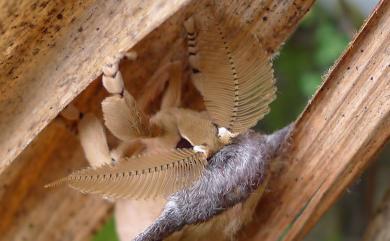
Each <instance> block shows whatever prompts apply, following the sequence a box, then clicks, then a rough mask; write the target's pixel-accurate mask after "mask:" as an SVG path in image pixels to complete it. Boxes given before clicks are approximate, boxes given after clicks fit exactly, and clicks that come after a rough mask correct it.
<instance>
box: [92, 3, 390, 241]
mask: <svg viewBox="0 0 390 241" xmlns="http://www.w3.org/2000/svg"><path fill="white" fill-rule="evenodd" d="M377 2H378V1H377V0H363V1H361V0H360V1H359V0H350V1H347V0H324V1H318V2H317V3H316V4H315V6H314V7H313V8H312V9H311V10H310V12H309V13H308V14H307V16H306V17H305V19H304V20H303V21H302V22H301V24H300V26H299V28H298V29H297V31H296V32H295V33H294V35H293V36H291V38H290V39H289V40H288V41H287V42H286V44H285V45H284V46H283V47H282V49H281V52H280V53H279V54H278V55H276V56H275V57H274V66H275V72H276V76H277V82H278V98H277V99H276V101H274V102H273V104H272V106H271V113H270V114H269V115H267V116H266V118H265V119H264V120H263V121H262V122H261V123H260V124H259V126H258V128H259V129H261V130H265V131H267V132H271V131H273V130H276V129H278V128H280V127H283V126H285V125H286V124H288V123H290V122H292V121H293V120H295V119H296V118H297V117H298V115H299V114H300V113H301V112H302V110H303V109H304V107H305V106H306V104H307V102H308V101H309V100H310V98H311V97H312V96H313V94H314V93H315V91H316V90H317V88H318V87H319V86H320V85H321V83H322V76H323V75H324V74H325V73H326V72H327V71H328V69H329V68H330V67H331V66H332V65H333V63H334V62H335V60H336V59H337V58H338V57H339V56H340V54H342V52H343V51H344V49H345V48H346V46H347V45H348V43H349V41H350V39H351V38H352V37H353V36H354V34H355V33H356V32H357V31H358V29H359V28H360V26H361V24H362V23H363V21H364V19H365V18H366V17H367V15H368V14H369V13H370V12H371V10H372V8H373V7H374V6H375V4H376V3H377ZM389 159H390V145H387V147H385V149H384V151H382V153H381V154H380V156H379V157H378V160H377V161H376V162H375V163H374V165H373V166H371V167H370V168H369V170H368V171H366V172H365V173H364V174H363V176H362V177H360V178H359V179H358V180H357V181H355V183H354V184H353V185H352V186H351V187H350V188H349V189H348V190H347V191H346V193H345V194H344V195H343V197H342V198H341V199H340V200H339V201H338V202H337V203H336V205H334V207H333V208H331V209H330V210H329V211H328V212H327V213H326V214H325V215H324V217H323V218H322V219H321V221H320V222H319V223H318V224H317V226H316V227H315V228H314V229H313V230H312V231H311V232H310V233H309V235H308V236H307V237H306V238H305V241H358V240H360V239H361V236H362V233H363V232H364V230H365V227H366V225H367V223H368V221H369V220H370V217H371V215H372V213H373V211H374V209H375V207H376V206H377V204H378V202H379V201H380V199H381V197H382V196H383V194H384V192H385V190H386V189H387V188H389V183H390V178H389V177H388V175H387V174H388V173H390V165H389V162H388V160H389ZM114 230H115V224H114V221H113V219H110V220H109V221H108V222H107V224H106V225H105V226H104V227H103V229H102V230H100V231H99V232H98V233H97V234H96V235H95V237H94V238H93V240H94V241H117V240H118V239H117V237H116V234H115V231H114Z"/></svg>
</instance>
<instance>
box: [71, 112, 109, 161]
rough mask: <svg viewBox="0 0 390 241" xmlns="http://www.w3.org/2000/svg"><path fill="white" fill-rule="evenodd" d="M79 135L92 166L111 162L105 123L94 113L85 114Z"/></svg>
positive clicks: (79, 126)
mask: <svg viewBox="0 0 390 241" xmlns="http://www.w3.org/2000/svg"><path fill="white" fill-rule="evenodd" d="M78 129H79V137H80V142H81V146H82V147H83V150H84V154H85V157H86V158H87V160H88V162H89V164H90V165H91V166H92V167H100V166H102V165H105V164H110V163H111V161H112V158H111V155H110V150H109V148H108V144H107V138H106V134H105V132H104V128H103V124H102V123H101V122H100V120H99V119H98V118H97V117H96V116H95V115H93V114H92V113H88V114H85V115H84V116H83V117H82V118H81V120H80V122H79V124H78Z"/></svg>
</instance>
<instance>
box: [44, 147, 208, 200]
mask: <svg viewBox="0 0 390 241" xmlns="http://www.w3.org/2000/svg"><path fill="white" fill-rule="evenodd" d="M206 164H207V160H206V158H205V157H204V155H203V154H202V153H198V152H194V151H193V150H192V149H174V150H160V151H157V152H154V153H149V154H145V155H141V156H138V157H132V158H128V159H125V160H123V161H121V162H119V163H118V164H116V165H105V166H102V167H98V168H86V169H83V170H80V171H76V172H74V173H72V174H70V175H69V176H67V177H65V178H63V179H60V180H58V181H55V182H53V183H51V184H48V185H46V187H52V186H56V185H59V184H62V183H67V184H68V185H69V186H71V187H72V188H75V189H77V190H79V191H81V192H84V193H95V194H101V195H104V196H106V197H108V198H113V199H118V198H134V199H140V198H142V199H146V198H153V197H156V196H163V197H166V196H168V195H170V194H172V193H174V192H176V191H178V190H181V189H183V188H184V187H186V186H189V185H190V184H191V183H193V181H194V180H197V179H198V177H199V176H200V175H201V173H202V170H203V169H204V167H205V165H206Z"/></svg>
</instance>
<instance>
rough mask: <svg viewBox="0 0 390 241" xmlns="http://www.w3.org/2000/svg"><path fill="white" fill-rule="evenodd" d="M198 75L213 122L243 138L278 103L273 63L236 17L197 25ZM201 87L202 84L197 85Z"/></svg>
mask: <svg viewBox="0 0 390 241" xmlns="http://www.w3.org/2000/svg"><path fill="white" fill-rule="evenodd" d="M196 27H197V29H198V36H197V37H196V48H197V53H196V55H197V56H196V57H197V67H198V71H199V73H195V74H194V78H195V79H196V81H197V82H198V83H197V85H198V86H199V87H200V88H199V90H200V92H201V94H202V95H203V98H204V101H205V105H206V109H207V111H208V112H209V114H210V116H211V118H212V120H213V121H214V122H215V123H216V124H217V125H219V126H220V127H225V128H227V129H229V130H230V131H231V132H236V133H237V132H238V133H241V132H243V131H245V130H246V129H248V128H250V127H252V126H254V125H256V123H257V122H258V121H259V120H260V119H262V118H263V117H264V116H265V115H266V114H267V113H268V112H269V104H270V103H271V102H272V101H273V100H274V99H275V92H276V88H275V80H274V77H273V70H272V65H271V62H270V60H269V58H268V56H267V53H266V51H265V50H264V48H263V47H262V46H261V45H260V43H259V41H258V40H257V39H256V37H255V36H254V35H253V34H252V33H251V32H250V31H249V29H246V28H245V26H242V25H241V24H238V23H237V22H236V21H235V20H234V18H233V17H225V19H223V20H217V19H216V18H215V17H213V15H212V14H210V15H209V16H208V18H207V19H206V20H205V19H204V18H203V19H202V20H199V21H197V26H196ZM199 82H200V83H199Z"/></svg>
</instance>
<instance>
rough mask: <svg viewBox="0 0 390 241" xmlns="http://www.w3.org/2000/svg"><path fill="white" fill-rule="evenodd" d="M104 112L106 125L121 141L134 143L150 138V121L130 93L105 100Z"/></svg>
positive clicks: (103, 104)
mask: <svg viewBox="0 0 390 241" xmlns="http://www.w3.org/2000/svg"><path fill="white" fill-rule="evenodd" d="M102 111H103V117H104V122H105V125H106V126H107V128H108V129H109V130H110V131H111V133H112V134H113V135H115V136H116V137H118V138H119V139H120V140H122V141H132V140H134V139H135V138H138V137H146V136H149V134H150V126H149V120H148V118H147V117H146V116H145V114H144V113H143V112H142V111H141V110H140V109H139V108H138V106H137V104H136V101H135V99H134V98H133V97H132V96H131V95H130V94H129V93H128V92H126V91H125V92H124V93H123V96H121V95H113V96H110V97H107V98H106V99H104V100H103V102H102Z"/></svg>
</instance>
